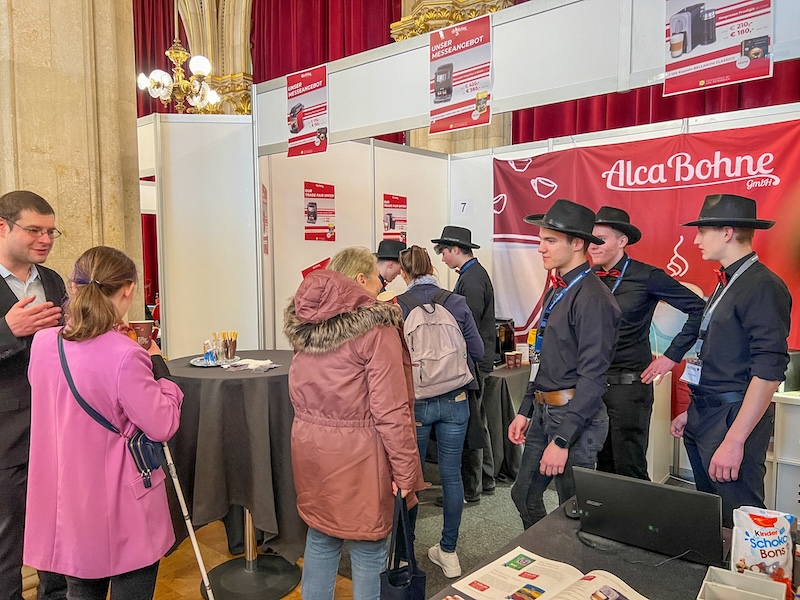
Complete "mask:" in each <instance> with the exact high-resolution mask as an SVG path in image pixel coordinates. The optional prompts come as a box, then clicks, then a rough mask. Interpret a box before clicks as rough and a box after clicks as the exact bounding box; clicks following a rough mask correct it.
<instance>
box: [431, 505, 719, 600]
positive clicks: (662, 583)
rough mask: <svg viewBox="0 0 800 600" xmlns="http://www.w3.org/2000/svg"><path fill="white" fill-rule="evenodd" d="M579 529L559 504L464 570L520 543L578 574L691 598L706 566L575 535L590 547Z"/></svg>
mask: <svg viewBox="0 0 800 600" xmlns="http://www.w3.org/2000/svg"><path fill="white" fill-rule="evenodd" d="M632 510H636V508H633V509H632ZM579 528H580V521H578V520H576V519H568V518H567V517H566V516H565V515H564V510H563V506H560V507H558V508H557V509H556V510H554V511H553V512H552V513H550V514H549V515H547V516H546V517H545V518H544V519H542V520H541V521H539V522H538V523H536V525H534V526H533V527H531V528H530V529H528V530H527V531H525V532H524V533H523V534H522V535H520V536H519V537H517V538H515V539H513V540H511V541H510V542H509V543H508V544H506V545H505V546H504V547H503V548H501V549H500V550H498V551H497V552H495V553H494V554H492V555H491V556H489V557H488V558H487V559H486V560H484V561H483V562H481V563H480V564H479V565H478V566H476V567H475V568H474V569H472V570H471V571H469V572H470V573H472V572H474V571H477V570H478V569H480V568H481V567H484V566H486V565H487V564H489V563H490V562H492V561H493V560H497V558H499V557H500V556H502V555H503V554H505V553H507V552H510V551H511V550H513V549H514V548H516V547H517V546H520V547H522V548H525V549H526V550H530V551H531V552H533V553H535V554H538V555H539V556H543V557H544V558H549V559H551V560H557V561H561V562H565V563H569V564H571V565H572V566H574V567H575V568H577V569H579V570H580V571H582V572H583V573H588V572H589V571H593V570H596V569H599V570H603V571H608V572H609V573H613V574H614V575H616V576H617V577H619V578H620V579H622V580H623V581H625V582H626V583H627V584H628V585H630V586H631V587H632V588H633V589H635V590H636V591H637V592H639V593H640V594H642V595H643V596H645V597H647V598H650V600H661V599H664V598H669V599H670V600H683V599H685V600H694V599H695V598H696V597H697V592H698V591H700V586H701V585H702V583H703V577H704V576H705V574H706V570H707V569H708V567H706V566H704V565H699V564H696V563H691V562H688V561H685V560H681V559H675V560H671V561H669V562H667V563H664V564H662V565H660V566H658V567H656V566H655V565H657V564H659V563H661V562H663V561H664V560H665V559H666V558H668V557H666V556H663V555H661V554H656V553H654V552H649V551H647V550H642V549H640V548H634V547H633V546H628V545H626V544H620V543H617V542H612V541H611V540H607V539H605V538H601V537H597V536H594V535H587V534H581V535H582V536H583V538H584V539H585V540H587V541H589V542H591V543H592V544H595V545H596V546H598V548H600V549H595V548H590V547H589V546H587V545H584V544H583V543H582V542H581V541H580V540H579V539H578V537H577V536H576V532H577V531H578V529H579ZM464 575H465V576H466V575H467V574H466V573H465V574H464ZM450 594H460V592H458V591H457V590H456V589H455V588H453V587H451V586H447V587H446V588H445V589H443V590H442V591H441V592H439V593H438V594H436V595H435V596H433V598H432V600H440V599H441V598H444V597H445V596H447V595H450Z"/></svg>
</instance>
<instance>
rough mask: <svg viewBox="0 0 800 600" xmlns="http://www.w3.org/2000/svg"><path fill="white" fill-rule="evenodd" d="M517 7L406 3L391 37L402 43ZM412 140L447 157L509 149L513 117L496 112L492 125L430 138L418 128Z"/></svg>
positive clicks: (465, 0) (492, 0)
mask: <svg viewBox="0 0 800 600" xmlns="http://www.w3.org/2000/svg"><path fill="white" fill-rule="evenodd" d="M513 5H514V2H513V0H403V18H402V19H401V20H400V21H398V22H397V23H392V29H391V35H392V38H393V39H394V40H395V41H398V42H399V41H402V40H405V39H408V38H411V37H414V36H417V35H423V34H428V33H430V32H431V31H436V30H437V29H441V28H442V27H448V26H450V25H453V24H454V23H461V22H463V21H468V20H469V19H474V18H475V17H479V16H481V15H485V14H488V13H493V12H497V11H498V10H501V9H503V8H507V7H509V6H513ZM409 138H410V139H409V144H410V145H411V146H414V147H415V148H425V149H427V150H433V151H434V152H442V153H444V154H455V153H457V152H469V151H472V150H485V149H487V148H496V147H498V146H506V145H508V144H510V143H511V115H510V114H497V113H495V114H493V115H492V122H491V123H490V124H489V125H488V126H482V127H475V128H473V129H464V130H461V131H457V132H454V133H438V134H436V135H428V128H427V127H425V128H422V129H414V130H412V131H411V132H410V135H409Z"/></svg>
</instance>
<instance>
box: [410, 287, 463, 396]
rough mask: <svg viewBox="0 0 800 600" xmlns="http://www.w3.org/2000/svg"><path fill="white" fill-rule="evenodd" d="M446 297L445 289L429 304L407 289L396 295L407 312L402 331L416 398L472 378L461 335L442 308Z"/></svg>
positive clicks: (445, 391) (440, 392)
mask: <svg viewBox="0 0 800 600" xmlns="http://www.w3.org/2000/svg"><path fill="white" fill-rule="evenodd" d="M449 297H450V292H448V291H447V290H440V291H438V292H437V293H436V295H434V296H433V298H432V299H431V303H430V304H422V303H421V302H420V301H419V300H417V299H416V298H415V297H414V296H413V295H412V294H411V293H410V292H406V293H405V294H400V295H399V296H398V297H397V301H398V302H399V303H400V304H401V305H402V306H403V308H404V309H406V311H407V312H408V316H407V317H406V320H405V323H404V324H403V334H404V336H405V338H406V344H407V345H408V351H409V353H410V354H411V367H412V370H413V375H414V396H415V398H416V399H417V400H423V399H425V398H432V397H433V396H439V395H441V394H446V393H447V392H452V391H453V390H456V389H459V388H463V387H465V386H466V385H468V384H469V383H470V382H471V381H472V374H471V373H470V371H469V365H468V363H467V342H466V341H465V340H464V334H462V333H461V328H460V327H459V326H458V323H457V322H456V319H455V317H453V315H452V314H450V311H449V310H447V309H446V308H445V307H444V303H445V301H446V300H447V299H448V298H449Z"/></svg>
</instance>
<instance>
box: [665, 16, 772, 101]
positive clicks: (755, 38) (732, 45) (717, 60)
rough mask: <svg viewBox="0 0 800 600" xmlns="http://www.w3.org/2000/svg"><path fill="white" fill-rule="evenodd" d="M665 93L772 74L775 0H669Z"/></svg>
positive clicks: (727, 83) (675, 92) (671, 93)
mask: <svg viewBox="0 0 800 600" xmlns="http://www.w3.org/2000/svg"><path fill="white" fill-rule="evenodd" d="M666 3H667V15H668V16H667V23H666V40H665V42H666V67H665V80H664V95H665V96H671V95H673V94H682V93H684V92H692V91H695V90H703V89H707V88H713V87H719V86H723V85H730V84H732V83H741V82H743V81H750V80H753V79H763V78H765V77H772V64H773V61H772V51H771V45H772V42H773V15H774V11H773V7H772V0H741V1H731V0H706V2H705V3H702V4H694V5H692V6H688V7H687V6H686V2H685V1H684V0H666Z"/></svg>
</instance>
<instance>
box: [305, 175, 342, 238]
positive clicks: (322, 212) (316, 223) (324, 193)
mask: <svg viewBox="0 0 800 600" xmlns="http://www.w3.org/2000/svg"><path fill="white" fill-rule="evenodd" d="M335 198H336V193H335V191H334V187H333V186H332V185H331V184H329V183H315V182H313V181H306V182H304V183H303V216H304V217H305V239H306V241H317V242H335V241H336V224H335V223H336V204H335V202H336V200H335Z"/></svg>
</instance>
